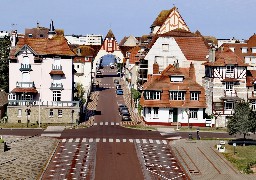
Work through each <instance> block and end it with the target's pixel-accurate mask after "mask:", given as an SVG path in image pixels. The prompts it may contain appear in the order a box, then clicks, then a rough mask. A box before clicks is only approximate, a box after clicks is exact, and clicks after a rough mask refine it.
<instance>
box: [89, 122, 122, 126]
mask: <svg viewBox="0 0 256 180" xmlns="http://www.w3.org/2000/svg"><path fill="white" fill-rule="evenodd" d="M93 125H94V126H97V125H99V126H119V125H120V123H118V122H98V123H93Z"/></svg>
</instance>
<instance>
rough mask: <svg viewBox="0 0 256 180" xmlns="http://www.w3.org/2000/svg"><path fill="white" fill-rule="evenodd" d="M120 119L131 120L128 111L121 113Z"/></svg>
mask: <svg viewBox="0 0 256 180" xmlns="http://www.w3.org/2000/svg"><path fill="white" fill-rule="evenodd" d="M122 121H131V116H130V114H129V113H124V114H122Z"/></svg>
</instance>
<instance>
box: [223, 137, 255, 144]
mask: <svg viewBox="0 0 256 180" xmlns="http://www.w3.org/2000/svg"><path fill="white" fill-rule="evenodd" d="M233 143H236V145H237V146H243V145H245V146H249V145H256V140H254V139H244V138H239V139H233V140H229V141H228V144H229V145H233Z"/></svg>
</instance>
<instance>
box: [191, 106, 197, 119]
mask: <svg viewBox="0 0 256 180" xmlns="http://www.w3.org/2000/svg"><path fill="white" fill-rule="evenodd" d="M189 119H198V109H193V108H191V109H189Z"/></svg>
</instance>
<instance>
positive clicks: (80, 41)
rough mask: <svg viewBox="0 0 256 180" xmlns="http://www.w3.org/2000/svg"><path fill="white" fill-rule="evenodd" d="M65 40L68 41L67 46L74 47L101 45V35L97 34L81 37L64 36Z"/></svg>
mask: <svg viewBox="0 0 256 180" xmlns="http://www.w3.org/2000/svg"><path fill="white" fill-rule="evenodd" d="M65 38H66V39H67V40H68V43H69V44H76V45H101V44H102V35H99V34H98V35H97V34H87V35H86V36H82V35H66V36H65Z"/></svg>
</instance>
